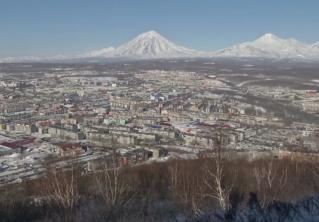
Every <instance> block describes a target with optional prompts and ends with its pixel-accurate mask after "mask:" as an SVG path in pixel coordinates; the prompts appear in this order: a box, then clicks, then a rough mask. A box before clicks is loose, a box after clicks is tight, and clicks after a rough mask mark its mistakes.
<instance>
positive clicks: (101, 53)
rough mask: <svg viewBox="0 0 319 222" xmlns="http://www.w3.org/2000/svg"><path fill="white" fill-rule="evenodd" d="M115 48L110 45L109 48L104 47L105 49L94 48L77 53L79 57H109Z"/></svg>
mask: <svg viewBox="0 0 319 222" xmlns="http://www.w3.org/2000/svg"><path fill="white" fill-rule="evenodd" d="M114 50H115V48H114V47H108V48H103V49H98V50H92V51H89V52H87V53H84V54H81V55H77V56H76V57H77V58H86V57H88V58H91V57H108V56H110V55H111V53H112V52H113V51H114Z"/></svg>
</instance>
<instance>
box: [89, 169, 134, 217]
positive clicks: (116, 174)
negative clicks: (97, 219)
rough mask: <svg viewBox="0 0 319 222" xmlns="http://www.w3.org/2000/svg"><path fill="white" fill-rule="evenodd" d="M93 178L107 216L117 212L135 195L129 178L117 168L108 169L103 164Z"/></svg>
mask: <svg viewBox="0 0 319 222" xmlns="http://www.w3.org/2000/svg"><path fill="white" fill-rule="evenodd" d="M94 179H95V185H96V189H97V192H98V196H99V197H101V198H102V200H103V202H104V203H105V206H106V213H107V217H108V218H109V217H111V216H112V215H114V214H115V213H116V212H119V211H120V210H121V209H122V208H123V207H124V206H125V205H126V204H128V203H129V202H130V200H131V199H132V198H133V197H134V195H135V192H133V191H132V188H131V186H130V184H129V179H128V178H126V177H125V175H124V174H123V172H122V170H121V169H119V168H111V169H108V168H107V167H106V166H105V168H104V169H103V170H102V172H98V173H95V175H94Z"/></svg>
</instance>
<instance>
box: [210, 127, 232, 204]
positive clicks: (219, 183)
mask: <svg viewBox="0 0 319 222" xmlns="http://www.w3.org/2000/svg"><path fill="white" fill-rule="evenodd" d="M222 144H223V134H222V131H221V129H220V132H219V134H218V137H217V139H216V140H215V146H216V149H215V150H216V154H217V155H216V157H215V158H214V159H213V162H211V161H208V163H207V164H206V165H205V171H206V174H207V177H205V178H204V183H205V184H206V186H207V187H208V190H209V191H208V193H207V194H206V196H208V197H211V198H214V199H216V200H217V201H218V203H219V205H220V207H221V208H222V209H224V210H229V206H230V205H229V197H230V194H231V192H232V190H233V188H234V184H235V180H236V178H237V171H236V169H233V172H232V174H233V175H232V178H231V179H232V180H230V181H227V182H226V181H225V160H226V155H225V151H224V150H223V146H222ZM228 167H230V166H228Z"/></svg>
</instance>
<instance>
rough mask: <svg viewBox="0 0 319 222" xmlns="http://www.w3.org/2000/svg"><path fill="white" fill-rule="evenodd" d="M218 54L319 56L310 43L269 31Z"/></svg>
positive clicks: (285, 56) (279, 56)
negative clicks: (281, 36) (286, 37)
mask: <svg viewBox="0 0 319 222" xmlns="http://www.w3.org/2000/svg"><path fill="white" fill-rule="evenodd" d="M216 55H217V56H226V57H262V58H278V59H282V58H296V59H297V58H318V57H319V55H318V53H316V52H315V51H314V50H313V48H312V47H311V46H310V45H307V44H304V43H302V42H299V41H297V40H295V39H282V38H280V37H278V36H276V35H274V34H271V33H267V34H265V35H263V36H261V37H260V38H258V39H257V40H255V41H252V42H244V43H241V44H238V45H234V46H232V47H229V48H226V49H223V50H220V51H218V52H217V53H216Z"/></svg>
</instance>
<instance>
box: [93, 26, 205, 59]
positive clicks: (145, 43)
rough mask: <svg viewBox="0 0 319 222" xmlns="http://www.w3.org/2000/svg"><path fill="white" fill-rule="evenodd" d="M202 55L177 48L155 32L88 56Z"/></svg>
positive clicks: (139, 57) (163, 56)
mask: <svg viewBox="0 0 319 222" xmlns="http://www.w3.org/2000/svg"><path fill="white" fill-rule="evenodd" d="M202 54H203V53H201V52H198V51H195V50H192V49H188V48H185V47H183V46H179V45H177V44H175V43H173V42H171V41H169V40H167V39H166V38H164V37H163V36H162V35H160V34H159V33H157V32H155V31H149V32H146V33H143V34H140V35H138V36H137V37H136V38H134V39H133V40H131V41H129V42H127V43H124V44H123V45H121V46H119V47H117V48H115V49H114V48H113V49H112V50H109V48H108V50H105V49H102V50H95V51H93V52H91V53H89V55H95V56H96V57H105V58H132V59H154V58H176V57H196V56H200V55H202ZM90 57H92V56H90Z"/></svg>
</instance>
